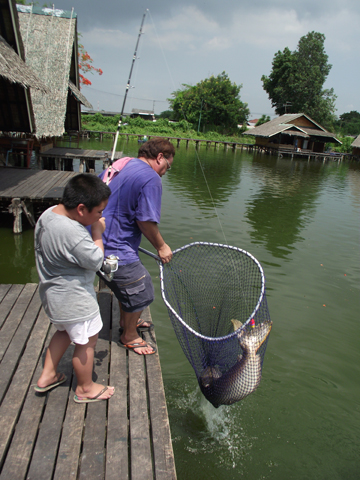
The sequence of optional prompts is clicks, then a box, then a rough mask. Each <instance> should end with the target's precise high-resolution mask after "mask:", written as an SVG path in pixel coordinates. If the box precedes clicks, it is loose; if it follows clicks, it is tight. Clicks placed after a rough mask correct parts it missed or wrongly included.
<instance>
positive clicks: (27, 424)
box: [0, 327, 74, 480]
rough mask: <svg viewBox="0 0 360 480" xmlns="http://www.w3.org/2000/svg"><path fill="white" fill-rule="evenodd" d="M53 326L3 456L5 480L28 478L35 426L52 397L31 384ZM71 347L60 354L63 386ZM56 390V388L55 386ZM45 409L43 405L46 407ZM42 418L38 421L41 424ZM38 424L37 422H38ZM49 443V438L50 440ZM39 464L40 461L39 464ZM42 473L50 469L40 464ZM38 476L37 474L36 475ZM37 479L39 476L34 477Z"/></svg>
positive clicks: (36, 427) (52, 329)
mask: <svg viewBox="0 0 360 480" xmlns="http://www.w3.org/2000/svg"><path fill="white" fill-rule="evenodd" d="M55 331H56V330H55V328H54V327H52V328H51V329H50V331H49V334H48V336H47V339H46V343H45V348H44V351H43V355H42V356H41V357H40V359H39V361H38V364H37V368H36V370H35V373H34V376H33V378H32V381H31V386H30V389H29V391H28V393H27V396H26V400H25V403H24V406H23V408H22V411H21V415H20V417H19V420H18V423H17V425H16V430H15V434H14V436H13V438H12V440H11V445H10V447H9V451H8V453H7V456H6V460H5V463H4V467H3V469H2V472H1V475H0V480H5V479H9V478H14V479H15V478H16V479H17V480H22V479H25V478H30V477H29V476H27V475H26V473H27V471H28V469H29V465H30V463H31V458H32V453H33V450H34V447H35V445H36V446H37V448H38V445H37V443H36V442H37V439H38V438H39V437H38V429H39V426H40V424H41V420H42V417H43V409H44V406H45V404H47V403H48V402H49V397H52V396H53V392H54V393H55V390H53V391H50V392H48V393H47V394H40V393H36V392H35V391H34V390H33V388H32V386H33V385H35V384H36V381H37V379H38V378H39V376H40V374H41V371H42V365H43V362H42V359H43V357H44V355H45V350H46V348H47V346H48V344H49V342H50V339H51V337H52V335H53V334H54V332H55ZM73 348H74V347H72V348H71V347H70V349H69V350H70V351H69V354H68V352H67V357H65V356H64V357H63V359H62V360H61V362H60V364H59V370H60V371H64V372H65V373H66V374H67V375H68V380H67V382H65V383H64V384H63V385H62V386H61V387H59V389H60V388H65V389H66V387H67V390H68V389H69V386H68V384H69V382H70V379H71V356H72V350H73ZM56 390H57V389H56ZM46 408H47V407H46ZM43 423H44V420H43V421H42V424H43ZM42 424H41V425H42ZM50 442H51V440H50ZM47 456H48V448H47V446H46V450H45V452H44V457H45V459H46V460H47ZM39 465H42V462H40V463H39ZM44 472H47V474H48V475H49V476H48V478H51V474H52V470H50V471H49V470H47V469H46V468H45V466H44ZM40 475H41V474H40ZM32 478H33V477H32ZM37 478H40V477H37Z"/></svg>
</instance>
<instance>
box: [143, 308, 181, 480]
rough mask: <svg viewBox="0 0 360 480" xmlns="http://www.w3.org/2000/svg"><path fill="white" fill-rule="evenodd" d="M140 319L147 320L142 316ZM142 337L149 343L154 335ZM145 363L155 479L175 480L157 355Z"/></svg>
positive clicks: (148, 357)
mask: <svg viewBox="0 0 360 480" xmlns="http://www.w3.org/2000/svg"><path fill="white" fill-rule="evenodd" d="M144 313H145V312H144ZM142 318H143V319H144V320H146V319H147V318H146V316H145V315H144V314H143V315H142ZM143 336H144V338H145V340H146V341H151V340H152V338H151V337H153V336H154V334H153V332H152V333H151V335H150V334H149V333H146V334H143ZM145 362H146V373H147V378H148V383H147V388H148V395H149V410H150V425H151V437H152V446H153V456H154V470H155V478H156V480H176V470H175V460H174V452H173V448H172V442H171V435H170V425H169V417H168V412H167V407H166V398H165V391H164V385H163V380H162V375H161V367H160V360H159V355H158V354H156V355H146V357H145Z"/></svg>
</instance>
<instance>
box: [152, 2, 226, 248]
mask: <svg viewBox="0 0 360 480" xmlns="http://www.w3.org/2000/svg"><path fill="white" fill-rule="evenodd" d="M148 12H149V15H150V19H151V21H152V24H153V28H154V31H155V35H156V38H157V40H158V42H159V46H160V50H161V53H162V55H163V58H164V61H165V65H166V68H167V71H168V73H169V77H170V79H171V82H172V85H173V89H174V91H176V86H175V82H174V79H173V77H172V75H171V72H170V68H169V65H168V62H167V60H166V57H165V54H164V50H163V48H162V44H161V41H160V38H159V35H158V33H157V30H156V26H155V23H154V21H153V18H152V15H151V12H150V10H148ZM181 112H182V115H183V117H184V120H185V121H186V123H187V131H188V132H190V128H189V127H188V123H189V122H188V121H187V118H186V115H185V112H184V110H183V108H181ZM194 148H195V156H196V158H197V161H198V163H199V165H200V169H201V172H202V175H203V177H204V180H205V184H206V188H207V190H208V192H209V195H210V199H211V203H212V206H213V208H214V211H215V214H216V218H217V220H218V222H219V225H220V230H221V233H222V235H223V237H224V240H225V243H226V245H228V241H227V238H226V235H225V232H224V229H223V226H222V224H221V221H220V216H219V214H218V211H217V208H216V205H215V201H214V198H213V196H212V194H211V190H210V187H209V184H208V181H207V179H206V175H205V172H204V168H203V166H202V164H201V161H200V157H199V153H198V151H197V149H196V144H195V142H194Z"/></svg>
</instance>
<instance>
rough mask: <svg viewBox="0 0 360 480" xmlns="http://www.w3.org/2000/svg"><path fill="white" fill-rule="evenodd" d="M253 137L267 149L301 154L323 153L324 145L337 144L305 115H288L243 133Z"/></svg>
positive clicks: (337, 141)
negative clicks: (289, 150) (292, 151)
mask: <svg viewBox="0 0 360 480" xmlns="http://www.w3.org/2000/svg"><path fill="white" fill-rule="evenodd" d="M245 135H253V136H254V137H255V139H256V145H259V146H261V147H264V148H265V149H266V148H269V149H278V150H284V149H285V150H286V149H291V150H295V151H299V152H300V151H301V152H317V153H323V152H325V144H326V143H338V144H341V142H340V140H338V139H337V138H336V137H335V134H334V133H331V132H328V131H327V130H326V129H325V128H324V127H322V126H321V125H319V124H318V123H316V122H315V121H314V120H312V119H311V118H310V117H309V116H308V115H306V114H305V113H296V114H293V113H288V114H284V115H281V116H280V117H277V118H274V119H273V120H271V121H270V122H267V123H264V124H262V125H260V126H258V127H255V128H252V129H251V130H250V131H248V132H245Z"/></svg>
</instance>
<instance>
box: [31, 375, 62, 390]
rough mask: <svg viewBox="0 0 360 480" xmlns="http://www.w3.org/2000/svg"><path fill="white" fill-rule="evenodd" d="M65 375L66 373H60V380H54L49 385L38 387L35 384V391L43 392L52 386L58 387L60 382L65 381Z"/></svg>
mask: <svg viewBox="0 0 360 480" xmlns="http://www.w3.org/2000/svg"><path fill="white" fill-rule="evenodd" d="M66 380H67V377H66V375H64V374H62V377H60V380H56V382H54V383H50V385H47V386H46V387H38V386H37V385H36V386H35V387H34V390H35V392H39V393H44V392H47V391H48V390H51V389H52V388H55V387H58V386H59V385H61V384H62V383H64V382H66Z"/></svg>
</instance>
